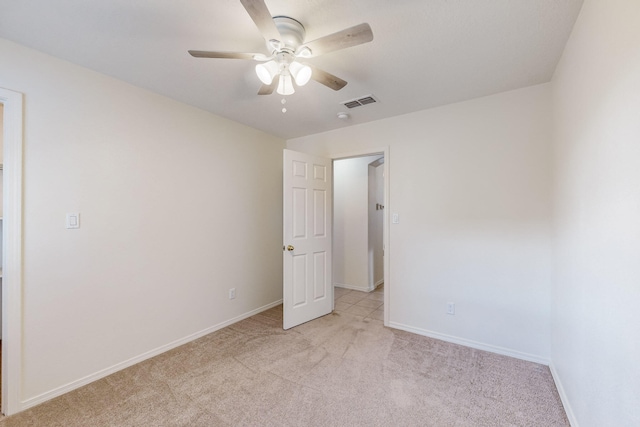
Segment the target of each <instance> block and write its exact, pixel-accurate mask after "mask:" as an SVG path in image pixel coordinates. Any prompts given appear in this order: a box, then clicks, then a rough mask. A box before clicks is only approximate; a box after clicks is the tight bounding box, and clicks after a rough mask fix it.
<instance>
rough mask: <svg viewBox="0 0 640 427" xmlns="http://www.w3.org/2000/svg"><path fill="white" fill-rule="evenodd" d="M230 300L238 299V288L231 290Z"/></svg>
mask: <svg viewBox="0 0 640 427" xmlns="http://www.w3.org/2000/svg"><path fill="white" fill-rule="evenodd" d="M229 299H236V288H231V289H229Z"/></svg>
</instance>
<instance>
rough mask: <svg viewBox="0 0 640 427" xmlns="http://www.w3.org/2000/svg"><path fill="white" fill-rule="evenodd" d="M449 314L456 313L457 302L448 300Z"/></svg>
mask: <svg viewBox="0 0 640 427" xmlns="http://www.w3.org/2000/svg"><path fill="white" fill-rule="evenodd" d="M447 314H451V315H454V314H456V305H455V303H452V302H448V303H447Z"/></svg>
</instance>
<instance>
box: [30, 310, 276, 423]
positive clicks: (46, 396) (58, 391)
mask: <svg viewBox="0 0 640 427" xmlns="http://www.w3.org/2000/svg"><path fill="white" fill-rule="evenodd" d="M280 304H282V300H278V301H274V302H272V303H270V304H267V305H264V306H262V307H260V308H257V309H255V310H251V311H249V312H247V313H244V314H241V315H240V316H237V317H234V318H232V319H229V320H226V321H224V322H222V323H218V324H217V325H214V326H211V327H208V328H206V329H203V330H201V331H198V332H196V333H194V334H191V335H187V336H186V337H184V338H181V339H178V340H175V341H173V342H170V343H169V344H166V345H163V346H160V347H158V348H155V349H153V350H150V351H147V352H146V353H142V354H141V355H139V356H136V357H132V358H131V359H129V360H125V361H124V362H120V363H116V364H115V365H113V366H111V367H109V368H105V369H102V370H100V371H98V372H95V373H93V374H90V375H87V376H86V377H83V378H80V379H78V380H76V381H72V382H70V383H67V384H65V385H63V386H60V387H58V388H55V389H53V390H50V391H47V392H45V393H42V394H39V395H38V396H35V397H32V398H30V399H27V400H23V401H22V402H20V406H21V408H20V409H19V410H20V411H23V410H25V409H28V408H31V407H33V406H36V405H39V404H40V403H43V402H46V401H47V400H50V399H53V398H54V397H58V396H61V395H63V394H65V393H68V392H70V391H72V390H75V389H77V388H80V387H82V386H84V385H87V384H89V383H92V382H94V381H97V380H99V379H101V378H104V377H106V376H108V375H111V374H113V373H116V372H118V371H121V370H123V369H125V368H128V367H129V366H133V365H135V364H136V363H140V362H143V361H145V360H147V359H150V358H152V357H154V356H157V355H159V354H161V353H164V352H166V351H169V350H172V349H174V348H176V347H179V346H181V345H183V344H187V343H189V342H191V341H194V340H196V339H198V338H200V337H203V336H205V335H207V334H210V333H212V332H215V331H217V330H220V329H222V328H225V327H227V326H229V325H232V324H234V323H236V322H239V321H241V320H244V319H246V318H248V317H251V316H253V315H255V314H258V313H261V312H263V311H265V310H268V309H270V308H272V307H275V306H277V305H280Z"/></svg>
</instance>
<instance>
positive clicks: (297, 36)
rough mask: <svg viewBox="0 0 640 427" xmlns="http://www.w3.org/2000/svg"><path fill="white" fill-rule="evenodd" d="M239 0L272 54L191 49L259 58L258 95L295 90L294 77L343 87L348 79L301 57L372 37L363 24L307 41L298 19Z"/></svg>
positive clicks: (258, 1)
mask: <svg viewBox="0 0 640 427" xmlns="http://www.w3.org/2000/svg"><path fill="white" fill-rule="evenodd" d="M240 3H242V6H244V8H245V9H246V11H247V13H248V14H249V16H250V17H251V19H252V20H253V22H254V23H255V24H256V26H257V27H258V30H260V32H261V33H262V36H263V37H264V39H265V40H266V42H267V49H268V50H269V55H264V54H261V53H241V52H210V51H202V50H190V51H189V53H190V54H191V56H194V57H196V58H225V59H249V60H254V61H258V62H260V64H258V65H256V74H257V75H258V78H259V79H260V81H261V82H262V83H263V85H262V87H261V88H260V90H259V91H258V95H270V94H271V93H273V91H274V90H276V92H277V93H278V94H280V95H291V94H293V93H294V92H295V89H294V86H293V81H295V83H296V85H297V86H304V85H305V84H306V83H307V82H308V81H309V80H310V79H313V80H315V81H317V82H319V83H322V84H323V85H325V86H327V87H329V88H331V89H333V90H340V89H342V88H343V87H345V86H346V84H347V82H346V81H344V80H342V79H341V78H339V77H336V76H334V75H333V74H331V73H328V72H326V71H323V70H321V69H319V68H316V67H314V66H312V65H310V64H305V63H301V62H300V61H299V60H300V59H306V58H313V57H316V56H320V55H323V54H325V53H329V52H334V51H336V50H340V49H346V48H348V47H352V46H357V45H359V44H363V43H368V42H370V41H371V40H373V32H372V31H371V27H370V26H369V24H360V25H356V26H354V27H350V28H347V29H344V30H342V31H338V32H337V33H333V34H330V35H328V36H325V37H321V38H319V39H316V40H313V41H310V42H307V43H305V40H304V38H305V29H304V26H303V25H302V24H301V23H300V22H298V21H297V20H295V19H293V18H290V17H288V16H275V17H271V13H270V12H269V9H267V5H266V4H265V3H264V0H240Z"/></svg>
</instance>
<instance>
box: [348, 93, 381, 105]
mask: <svg viewBox="0 0 640 427" xmlns="http://www.w3.org/2000/svg"><path fill="white" fill-rule="evenodd" d="M375 102H378V100H377V99H376V98H375V97H374V96H373V95H366V96H363V97H362V98H358V99H351V100H349V101H344V102H341V104H342V105H344V106H345V107H347V108H356V107H362V106H363V105H367V104H373V103H375Z"/></svg>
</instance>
